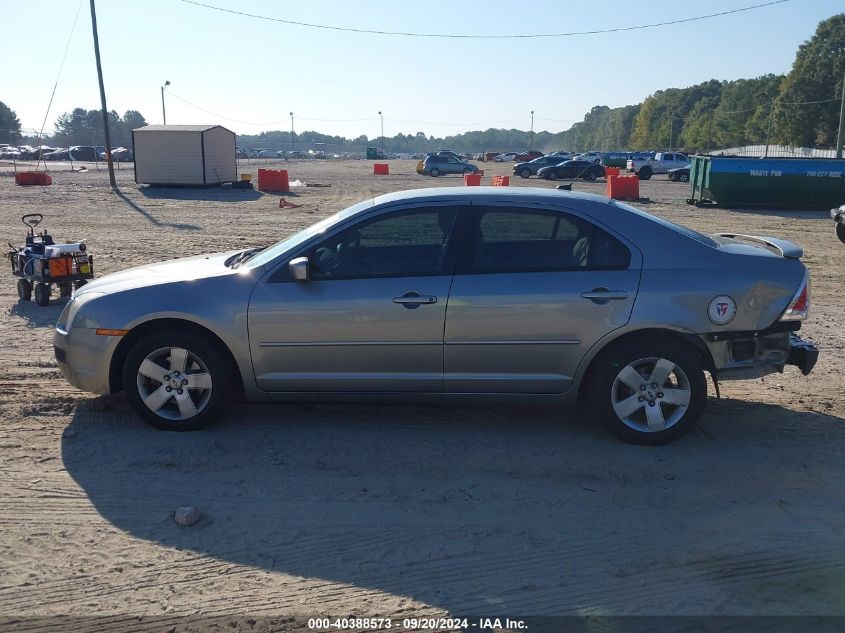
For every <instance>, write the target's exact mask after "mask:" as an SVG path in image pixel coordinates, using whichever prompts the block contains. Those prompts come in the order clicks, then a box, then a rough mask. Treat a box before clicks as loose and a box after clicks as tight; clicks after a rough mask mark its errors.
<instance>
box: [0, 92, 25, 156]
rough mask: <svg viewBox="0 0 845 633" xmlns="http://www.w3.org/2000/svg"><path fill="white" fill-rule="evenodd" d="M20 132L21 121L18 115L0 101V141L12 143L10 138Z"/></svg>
mask: <svg viewBox="0 0 845 633" xmlns="http://www.w3.org/2000/svg"><path fill="white" fill-rule="evenodd" d="M20 133H21V122H20V121H19V120H18V115H17V114H15V111H14V110H12V109H11V108H10V107H9V106H7V105H6V104H5V103H3V102H2V101H0V142H3V143H9V144H10V145H11V144H12V139H13V138H15V137H17V136H19V135H20Z"/></svg>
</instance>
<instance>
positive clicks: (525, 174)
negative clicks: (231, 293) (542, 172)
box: [519, 169, 531, 178]
mask: <svg viewBox="0 0 845 633" xmlns="http://www.w3.org/2000/svg"><path fill="white" fill-rule="evenodd" d="M519 175H520V177H521V178H530V177H531V170H530V169H523V170H521V171H520V172H519Z"/></svg>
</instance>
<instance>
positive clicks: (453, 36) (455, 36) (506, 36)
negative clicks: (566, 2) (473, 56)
mask: <svg viewBox="0 0 845 633" xmlns="http://www.w3.org/2000/svg"><path fill="white" fill-rule="evenodd" d="M790 1H791V0H772V1H771V2H764V3H762V4H754V5H751V6H748V7H741V8H739V9H731V10H729V11H720V12H718V13H709V14H707V15H699V16H695V17H691V18H681V19H678V20H670V21H667V22H654V23H652V24H639V25H636V26H621V27H616V28H611V29H594V30H591V31H571V32H568V33H523V34H494V35H470V34H457V33H413V32H405V31H380V30H376V29H356V28H352V27H345V26H333V25H328V24H314V23H312V22H299V21H296V20H284V19H282V18H274V17H270V16H267V15H258V14H256V13H247V12H246V11H237V10H235V9H227V8H225V7H218V6H215V5H212V4H206V3H204V2H197V1H196V0H182V2H184V3H185V4H191V5H194V6H197V7H202V8H204V9H211V10H213V11H220V12H222V13H229V14H232V15H239V16H241V17H246V18H253V19H256V20H266V21H268V22H279V23H281V24H289V25H291V26H301V27H306V28H311V29H323V30H328V31H344V32H348V33H362V34H368V35H397V36H402V37H439V38H451V39H476V40H504V39H530V38H551V37H570V36H573V35H598V34H601V33H620V32H623V31H637V30H642V29H653V28H657V27H661V26H670V25H673V24H684V23H686V22H695V21H696V20H707V19H710V18H716V17H721V16H724V15H732V14H734V13H741V12H743V11H751V10H753V9H762V8H764V7H770V6H773V5H776V4H783V3H785V2H790Z"/></svg>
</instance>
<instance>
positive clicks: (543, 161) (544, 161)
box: [513, 154, 568, 178]
mask: <svg viewBox="0 0 845 633" xmlns="http://www.w3.org/2000/svg"><path fill="white" fill-rule="evenodd" d="M566 160H568V159H567V158H565V157H563V156H555V155H553V154H546V155H545V156H541V157H540V158H535V159H534V160H531V161H528V162H527V163H517V164H516V165H514V166H513V173H514V174H515V175H517V176H520V177H521V178H530V177H531V176H536V175H537V171H539V170H540V169H542V168H543V167H549V166H552V165H560V164H561V163H563V162H565V161H566Z"/></svg>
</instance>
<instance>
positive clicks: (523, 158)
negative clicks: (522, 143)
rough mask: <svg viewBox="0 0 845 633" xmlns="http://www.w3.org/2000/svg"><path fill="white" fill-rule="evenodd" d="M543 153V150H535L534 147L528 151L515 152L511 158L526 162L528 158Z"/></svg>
mask: <svg viewBox="0 0 845 633" xmlns="http://www.w3.org/2000/svg"><path fill="white" fill-rule="evenodd" d="M542 155H543V152H540V151H537V150H536V149H533V150H530V151H528V152H522V153H521V154H517V155H516V156H514V157H513V159H514V160H515V161H517V162H521V163H527V162H528V161H529V160H534V159H535V158H540V156H542Z"/></svg>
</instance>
